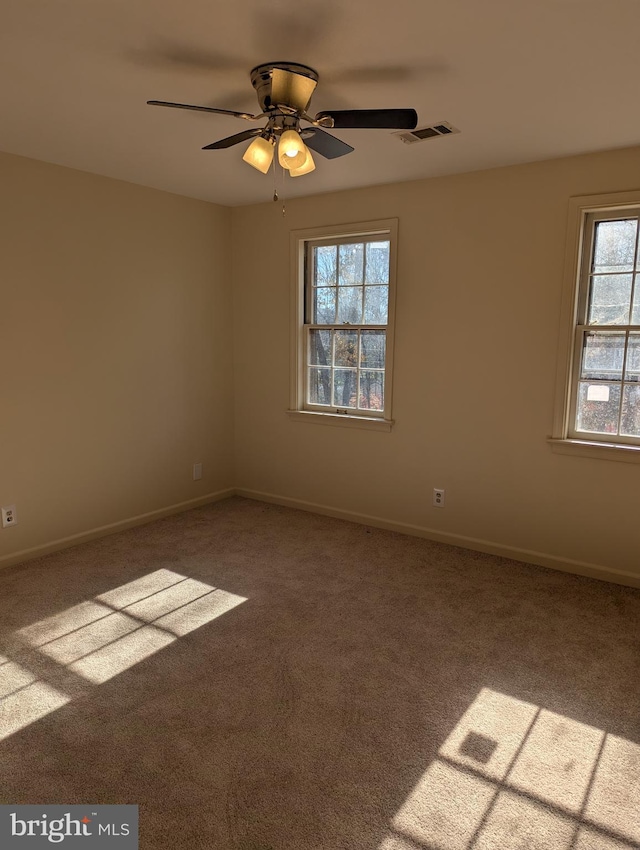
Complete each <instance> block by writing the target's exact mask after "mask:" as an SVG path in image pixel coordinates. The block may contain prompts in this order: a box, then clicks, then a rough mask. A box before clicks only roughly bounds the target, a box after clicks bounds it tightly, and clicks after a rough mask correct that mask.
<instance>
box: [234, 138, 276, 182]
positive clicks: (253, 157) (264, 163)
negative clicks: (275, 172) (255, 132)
mask: <svg viewBox="0 0 640 850" xmlns="http://www.w3.org/2000/svg"><path fill="white" fill-rule="evenodd" d="M274 148H275V142H274V141H272V140H271V139H265V138H264V136H258V138H257V139H254V140H253V141H252V142H251V144H250V145H249V147H248V148H247V149H246V151H245V152H244V155H243V157H242V158H243V160H244V161H245V162H247V163H249V165H252V166H253V167H254V168H257V169H258V171H261V172H262V173H263V174H266V173H267V171H269V168H270V166H271V163H272V162H273V154H274Z"/></svg>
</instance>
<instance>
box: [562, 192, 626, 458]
mask: <svg viewBox="0 0 640 850" xmlns="http://www.w3.org/2000/svg"><path fill="white" fill-rule="evenodd" d="M625 197H629V196H625ZM576 200H577V201H580V199H576ZM588 201H589V199H582V203H578V204H577V205H575V204H574V212H575V211H577V212H578V220H577V222H575V219H574V222H575V223H576V224H577V228H576V233H575V234H574V239H575V241H576V242H577V244H576V245H575V246H574V250H575V254H574V256H575V257H576V258H577V268H576V263H575V261H574V264H573V272H571V271H570V272H569V273H570V274H572V276H573V278H574V287H573V289H574V294H573V311H572V325H573V329H572V339H571V341H570V344H569V346H568V348H569V351H568V353H567V354H568V356H567V367H566V372H565V375H564V387H565V389H564V392H565V399H564V409H563V413H562V416H563V421H561V422H558V423H557V426H556V429H555V431H554V438H555V440H557V441H574V442H579V443H582V444H583V445H586V444H590V445H600V446H602V447H606V448H614V447H615V448H618V449H620V448H624V449H636V450H640V194H638V195H637V196H636V204H635V205H632V204H629V203H623V204H620V205H606V206H602V207H600V208H593V206H592V205H591V204H589V203H588ZM603 456H606V455H603Z"/></svg>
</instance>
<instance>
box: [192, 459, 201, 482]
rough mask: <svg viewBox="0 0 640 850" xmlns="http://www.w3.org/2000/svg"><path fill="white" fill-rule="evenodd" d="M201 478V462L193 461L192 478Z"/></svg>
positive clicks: (196, 479)
mask: <svg viewBox="0 0 640 850" xmlns="http://www.w3.org/2000/svg"><path fill="white" fill-rule="evenodd" d="M201 478H202V464H201V463H194V464H193V480H194V481H200V479H201Z"/></svg>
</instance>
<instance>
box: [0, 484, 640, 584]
mask: <svg viewBox="0 0 640 850" xmlns="http://www.w3.org/2000/svg"><path fill="white" fill-rule="evenodd" d="M231 496H243V497H244V498H246V499H256V500H257V501H260V502H270V503H271V504H275V505H283V506H284V507H288V508H296V509H297V510H302V511H309V512H311V513H316V514H322V515H323V516H331V517H335V518H336V519H344V520H347V521H348V522H357V523H359V524H360V525H370V526H373V527H374V528H384V529H386V530H387V531H397V532H399V533H400V534H410V535H412V536H413V537H424V538H425V539H427V540H434V541H436V542H438V543H447V544H449V545H450V546H460V547H462V548H463V549H471V550H473V551H476V552H486V553H487V554H489V555H497V556H499V557H502V558H511V559H512V560H514V561H522V562H524V563H526V564H537V565H538V566H541V567H548V568H550V569H552V570H560V571H561V572H565V573H574V574H576V575H581V576H586V577H588V578H595V579H599V580H600V581H608V582H613V583H614V584H623V585H627V586H628V587H640V575H635V574H634V573H629V572H625V571H623V570H614V569H611V568H609V567H603V566H601V565H599V564H589V563H586V562H584V561H575V560H572V559H569V558H558V557H557V556H555V555H547V554H545V553H544V552H535V551H532V550H529V549H518V548H516V547H514V546H504V545H502V544H500V543H494V542H493V541H490V540H481V539H479V538H476V537H466V536H464V535H462V534H450V533H448V532H443V531H437V530H436V529H433V528H425V527H424V526H421V525H411V524H409V523H406V522H396V521H395V520H388V519H384V518H383V517H377V516H370V515H368V514H361V513H357V512H355V511H345V510H342V509H341V508H333V507H330V506H329V505H319V504H316V503H315V502H306V501H303V500H302V499H291V498H289V497H287V496H278V495H276V494H274V493H262V492H260V491H258V490H247V489H244V488H242V487H240V488H233V487H230V488H228V489H227V490H218V491H217V492H216V493H208V494H207V495H206V496H200V497H199V498H197V499H189V500H188V501H186V502H178V503H177V504H175V505H169V506H168V507H165V508H160V509H159V510H156V511H149V512H148V513H144V514H139V515H138V516H135V517H130V518H128V519H124V520H120V521H119V522H114V523H111V524H110V525H102V526H100V527H99V528H92V529H90V530H89V531H83V532H81V533H80V534H73V535H71V536H70V537H62V538H60V539H58V540H52V541H50V542H49V543H44V544H42V545H40V546H34V547H33V548H31V549H23V550H22V551H20V552H14V553H12V554H10V555H4V556H2V557H0V569H1V568H3V567H10V566H14V565H15V564H20V563H22V562H24V561H30V560H33V559H34V558H40V557H42V556H43V555H48V554H50V553H51V552H58V551H60V550H62V549H68V548H70V547H71V546H77V545H78V544H80V543H88V542H89V541H90V540H96V539H97V538H99V537H106V536H107V535H109V534H115V533H116V532H118V531H125V530H126V529H127V528H133V527H135V526H137V525H144V524H145V523H148V522H153V521H154V520H157V519H162V517H165V516H170V515H171V514H178V513H182V512H183V511H188V510H191V509H192V508H198V507H200V506H202V505H207V504H210V503H212V502H218V501H221V500H222V499H228V498H229V497H231Z"/></svg>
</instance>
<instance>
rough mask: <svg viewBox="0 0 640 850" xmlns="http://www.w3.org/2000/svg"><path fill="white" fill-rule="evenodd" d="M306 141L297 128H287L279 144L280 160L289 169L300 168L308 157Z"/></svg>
mask: <svg viewBox="0 0 640 850" xmlns="http://www.w3.org/2000/svg"><path fill="white" fill-rule="evenodd" d="M306 150H307V148H306V146H305V143H304V142H303V141H302V139H301V138H300V135H299V133H296V131H295V130H285V131H284V133H283V134H282V135H281V136H280V144H279V145H278V162H279V163H280V165H281V166H282V167H283V168H286V169H287V171H288V170H289V169H291V168H300V167H301V166H302V165H304V163H305V160H306V158H307V154H306Z"/></svg>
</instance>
